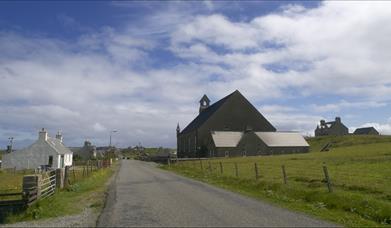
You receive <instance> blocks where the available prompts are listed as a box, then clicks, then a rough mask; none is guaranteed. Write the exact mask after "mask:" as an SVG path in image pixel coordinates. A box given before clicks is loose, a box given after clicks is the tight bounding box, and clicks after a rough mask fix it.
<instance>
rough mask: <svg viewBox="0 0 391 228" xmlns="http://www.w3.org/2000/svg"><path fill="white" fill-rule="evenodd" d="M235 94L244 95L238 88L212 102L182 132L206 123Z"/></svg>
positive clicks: (187, 131)
mask: <svg viewBox="0 0 391 228" xmlns="http://www.w3.org/2000/svg"><path fill="white" fill-rule="evenodd" d="M234 94H239V95H240V96H242V97H243V95H242V94H241V93H240V92H239V91H238V90H235V91H234V92H233V93H231V94H229V95H227V96H226V97H223V98H222V99H221V100H219V101H217V102H216V103H214V104H212V105H211V106H209V107H208V108H206V109H205V110H204V111H202V112H201V113H200V114H198V116H197V117H196V118H195V119H194V120H193V121H191V122H190V123H189V125H187V126H186V127H185V128H184V129H183V130H182V132H181V133H180V134H184V133H185V134H186V133H189V132H191V131H193V130H194V129H197V128H198V127H200V126H201V125H202V124H203V123H205V122H206V121H207V120H208V119H209V118H210V117H211V116H212V115H213V114H214V113H215V112H216V111H217V110H218V109H219V108H220V107H221V106H222V105H223V104H224V103H225V102H226V101H227V100H228V99H229V98H230V97H231V96H233V95H234ZM243 98H244V100H245V101H246V102H248V104H249V105H250V106H252V107H253V108H254V109H255V110H256V111H257V112H258V113H259V111H258V110H257V109H256V108H255V107H254V106H253V105H252V104H251V103H250V102H249V101H248V100H247V99H246V98H245V97H243ZM259 114H260V113H259ZM260 115H261V116H262V114H260ZM262 117H263V116H262ZM263 118H264V117H263ZM265 120H266V119H265ZM266 122H267V123H268V121H267V120H266ZM269 124H270V123H269ZM270 126H271V127H272V128H274V127H273V126H272V125H270Z"/></svg>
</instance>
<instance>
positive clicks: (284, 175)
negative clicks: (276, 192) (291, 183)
mask: <svg viewBox="0 0 391 228" xmlns="http://www.w3.org/2000/svg"><path fill="white" fill-rule="evenodd" d="M281 169H282V176H283V177H284V184H286V183H287V178H286V172H285V165H282V166H281Z"/></svg>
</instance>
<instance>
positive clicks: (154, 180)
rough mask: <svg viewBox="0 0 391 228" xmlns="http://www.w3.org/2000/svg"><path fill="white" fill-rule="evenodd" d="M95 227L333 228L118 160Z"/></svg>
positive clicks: (138, 163) (145, 165) (147, 165)
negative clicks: (116, 168)
mask: <svg viewBox="0 0 391 228" xmlns="http://www.w3.org/2000/svg"><path fill="white" fill-rule="evenodd" d="M97 225H98V226H100V227H102V226H110V227H113V226H116V227H117V226H163V227H167V226H180V227H182V226H223V227H227V226H234V227H238V226H268V227H269V226H279V227H281V226H289V227H292V226H300V227H302V226H309V227H314V226H327V227H330V226H334V224H330V223H327V222H324V221H319V220H316V219H313V218H310V217H308V216H306V215H303V214H300V213H295V212H291V211H288V210H286V209H281V208H278V207H276V206H272V205H270V204H267V203H264V202H261V201H258V200H254V199H251V198H248V197H245V196H241V195H239V194H236V193H232V192H229V191H226V190H223V189H220V188H216V187H213V186H210V185H208V184H204V183H201V182H198V181H194V180H191V179H188V178H184V177H181V176H178V175H176V174H173V173H171V172H167V171H164V170H161V169H159V168H156V167H155V166H154V165H153V163H146V162H141V161H133V160H123V161H122V163H121V168H120V170H119V172H118V174H117V176H116V178H115V180H114V181H113V183H112V185H111V187H110V191H109V195H108V198H107V203H106V206H105V208H104V209H103V212H102V214H101V216H100V218H99V221H98V224H97Z"/></svg>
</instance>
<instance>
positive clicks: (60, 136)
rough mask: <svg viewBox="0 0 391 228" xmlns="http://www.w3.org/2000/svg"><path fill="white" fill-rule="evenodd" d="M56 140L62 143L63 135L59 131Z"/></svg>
mask: <svg viewBox="0 0 391 228" xmlns="http://www.w3.org/2000/svg"><path fill="white" fill-rule="evenodd" d="M56 139H58V140H60V142H62V134H61V131H57V135H56Z"/></svg>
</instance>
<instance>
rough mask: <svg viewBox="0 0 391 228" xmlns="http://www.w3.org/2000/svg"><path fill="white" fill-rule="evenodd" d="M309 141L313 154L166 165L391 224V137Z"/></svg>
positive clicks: (302, 206)
mask: <svg viewBox="0 0 391 228" xmlns="http://www.w3.org/2000/svg"><path fill="white" fill-rule="evenodd" d="M308 141H309V143H310V145H311V149H310V151H311V152H310V153H307V154H291V155H278V156H257V157H240V158H223V159H210V160H208V161H202V165H201V162H200V161H187V162H180V163H179V164H176V165H172V166H171V167H167V166H165V167H163V168H166V169H170V170H173V171H175V172H178V173H180V174H183V175H186V176H189V177H193V178H195V179H198V180H202V181H205V182H208V183H212V184H216V185H218V186H221V187H224V188H227V189H230V190H233V191H237V192H240V193H243V194H246V195H249V196H252V197H255V198H260V199H267V200H269V201H271V202H274V203H276V204H279V205H282V206H284V207H288V208H291V209H295V210H299V211H304V212H306V213H309V214H312V215H314V216H317V217H320V218H324V219H327V220H330V221H334V222H336V223H339V224H342V225H346V226H390V225H391V175H390V173H391V137H387V136H344V137H321V138H312V139H309V140H308ZM329 142H331V143H332V144H333V146H332V148H331V150H330V151H329V152H319V150H320V149H321V148H322V147H323V146H324V145H325V144H327V143H329ZM255 163H257V166H258V173H259V178H258V180H256V174H255ZM220 164H221V165H220ZM282 165H284V166H285V171H286V176H287V184H284V181H283V180H284V179H283V172H282ZM323 165H325V166H326V167H327V169H328V172H329V176H330V179H331V184H332V190H333V192H332V193H329V192H328V189H327V187H326V183H325V175H324V171H323ZM220 166H222V168H223V173H221V167H220ZM235 167H237V170H238V171H237V172H236V168H235Z"/></svg>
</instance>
